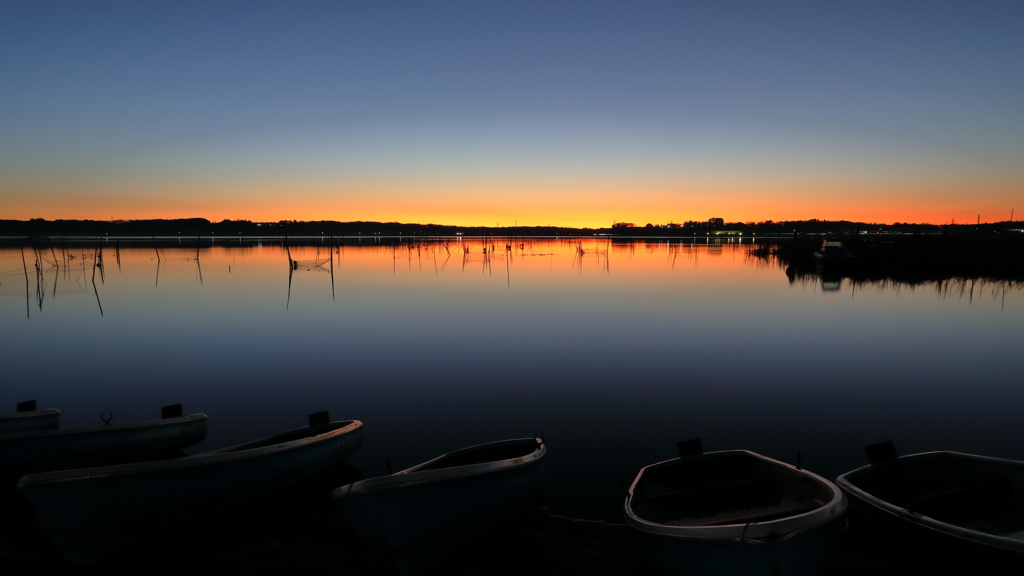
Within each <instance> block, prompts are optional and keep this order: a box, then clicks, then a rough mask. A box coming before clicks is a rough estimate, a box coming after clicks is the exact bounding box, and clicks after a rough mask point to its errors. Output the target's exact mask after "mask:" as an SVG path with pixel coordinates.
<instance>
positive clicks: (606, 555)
mask: <svg viewBox="0 0 1024 576" xmlns="http://www.w3.org/2000/svg"><path fill="white" fill-rule="evenodd" d="M3 537H4V541H3V542H2V543H0V564H2V565H4V566H5V570H4V573H5V574H66V573H68V572H69V571H73V569H69V567H68V566H67V565H64V564H63V563H61V562H60V561H58V560H56V559H55V558H53V556H52V553H51V551H50V550H48V549H47V547H46V546H45V545H43V544H40V543H38V541H36V540H34V539H33V538H32V537H31V536H30V535H29V534H26V533H25V532H24V531H23V530H21V529H17V528H14V527H12V526H11V525H8V526H5V528H4V530H3ZM95 568H96V569H98V572H99V573H103V574H107V575H110V576H120V575H128V574H138V573H139V572H140V571H146V572H157V573H169V572H187V573H189V574H237V575H253V576H256V575H260V576H262V575H267V576H269V575H286V574H336V575H339V576H366V575H379V574H383V573H384V572H383V571H382V569H381V567H380V564H379V563H378V562H377V559H376V558H375V555H374V551H373V550H371V549H369V548H367V547H366V546H363V545H362V544H361V543H360V542H358V541H357V540H356V539H355V538H354V537H353V535H352V533H351V531H350V530H349V529H348V527H347V526H346V525H345V522H344V519H343V518H342V517H341V515H340V514H339V513H338V512H337V510H336V509H335V508H334V507H333V505H331V503H330V502H329V501H328V500H327V498H326V493H325V492H324V491H323V490H318V491H316V492H315V493H312V494H311V493H308V492H307V493H293V494H288V495H285V496H281V497H277V498H274V499H268V500H265V501H262V502H259V503H257V504H255V505H253V506H251V507H249V508H246V509H243V510H238V511H235V512H233V513H230V514H224V515H221V516H217V517H214V518H211V519H207V520H202V521H197V522H196V524H195V525H194V526H191V527H189V528H188V529H187V530H180V531H178V532H176V533H173V534H167V535H166V536H165V537H164V538H162V539H160V540H159V541H154V542H151V543H149V544H148V545H146V546H137V547H133V548H130V549H124V550H120V551H118V552H115V553H113V554H111V555H110V556H109V557H108V558H107V559H106V560H105V561H104V562H102V563H101V564H100V565H99V566H96V567H95ZM436 568H437V570H436V573H438V574H466V575H490V576H520V575H523V576H525V575H528V574H529V575H533V574H588V575H597V576H602V575H633V574H637V575H640V574H649V573H650V571H649V570H648V569H647V567H646V566H645V565H644V563H643V559H642V558H641V557H640V555H639V551H638V550H637V548H636V546H635V543H634V541H633V534H632V532H631V529H630V528H629V527H628V526H626V525H624V524H608V523H605V522H594V521H586V520H574V519H570V518H565V517H562V516H557V515H552V514H551V513H550V512H549V511H548V510H547V509H546V508H540V507H536V508H533V509H531V510H530V511H529V512H528V513H527V514H526V515H525V516H524V517H522V518H521V519H519V520H518V521H516V522H514V523H513V524H511V525H509V526H506V527H505V528H503V529H501V530H498V531H496V532H494V533H491V534H489V535H487V536H485V537H483V538H482V539H481V540H480V541H479V542H478V543H477V544H475V545H474V546H473V547H471V548H470V549H468V550H466V551H464V552H463V553H461V554H460V555H458V556H457V557H454V558H450V559H449V560H448V561H446V562H445V563H444V564H443V565H440V566H437V567H436ZM910 573H927V574H931V575H933V576H944V575H956V574H964V573H967V572H965V569H964V568H963V567H959V568H958V567H956V566H952V565H949V564H948V563H947V562H945V561H944V560H943V559H942V558H937V557H936V556H935V555H934V554H933V553H931V552H929V551H924V550H916V549H910V548H906V547H903V546H902V545H900V544H899V543H893V542H889V541H887V540H886V539H884V538H882V537H880V536H878V535H876V534H875V533H874V532H873V531H872V530H870V529H869V528H868V527H866V526H864V525H863V524H862V523H859V522H857V519H856V518H852V519H851V522H850V523H849V524H848V525H847V527H846V528H845V529H844V534H843V539H842V543H841V548H840V550H839V553H838V555H837V556H836V559H835V560H834V561H833V562H832V564H831V565H830V566H829V568H828V570H827V571H826V573H825V574H826V575H831V576H862V575H863V576H867V575H882V576H885V575H896V574H910Z"/></svg>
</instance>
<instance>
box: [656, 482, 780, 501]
mask: <svg viewBox="0 0 1024 576" xmlns="http://www.w3.org/2000/svg"><path fill="white" fill-rule="evenodd" d="M773 487H774V480H773V479H772V477H771V476H755V477H752V478H739V479H737V480H730V481H726V482H714V483H708V484H697V485H689V486H664V485H661V486H659V485H658V484H657V483H656V482H647V483H646V484H645V485H644V487H643V491H642V493H641V495H640V496H641V498H643V499H645V500H649V501H651V502H655V503H658V504H662V505H670V504H669V502H670V501H674V500H683V499H685V500H704V499H716V500H717V499H721V498H722V497H723V496H725V495H731V494H756V493H763V492H765V491H769V490H771V489H772V488H773ZM659 488H660V490H659Z"/></svg>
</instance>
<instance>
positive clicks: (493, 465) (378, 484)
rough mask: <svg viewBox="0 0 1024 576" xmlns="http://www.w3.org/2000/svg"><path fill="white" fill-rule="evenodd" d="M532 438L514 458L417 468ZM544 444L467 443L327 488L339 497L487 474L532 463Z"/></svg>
mask: <svg viewBox="0 0 1024 576" xmlns="http://www.w3.org/2000/svg"><path fill="white" fill-rule="evenodd" d="M531 440H532V441H534V442H536V445H537V447H536V448H535V449H534V451H533V452H530V453H529V454H525V455H523V456H517V457H515V458H505V459H504V460H492V461H490V462H482V463H480V464H467V465H464V466H452V467H449V468H438V469H434V470H421V469H422V468H423V467H425V466H428V465H430V464H432V463H434V462H437V461H438V460H442V459H444V458H450V457H452V456H458V455H460V454H464V453H467V452H471V451H475V450H479V449H481V448H484V447H488V448H490V447H499V446H510V445H514V444H518V443H526V442H529V441H531ZM547 451H548V448H547V443H545V442H544V441H543V440H541V439H540V438H513V439H509V440H498V441H497V442H486V443H484V444H477V445H475V446H468V447H466V448H460V449H458V450H455V451H453V452H448V453H446V454H442V455H440V456H437V457H436V458H431V459H430V460H427V461H426V462H422V463H420V464H417V465H415V466H413V467H411V468H406V469H405V470H400V471H398V472H395V473H394V474H391V475H388V476H377V477H374V478H367V479H365V480H359V481H358V482H353V483H351V484H346V485H345V486H341V487H339V488H335V489H334V490H333V491H332V492H331V499H332V500H336V499H342V498H346V497H349V496H357V495H360V494H367V493H370V492H376V491H378V490H389V489H393V488H403V487H406V486H415V485H419V484H428V483H431V482H438V481H442V480H454V479H457V478H468V477H471V476H479V475H482V474H490V473H492V472H501V471H503V470H512V469H515V468H521V467H524V466H528V465H530V464H533V463H535V462H537V461H539V460H541V459H542V458H543V457H544V456H545V455H546V454H547Z"/></svg>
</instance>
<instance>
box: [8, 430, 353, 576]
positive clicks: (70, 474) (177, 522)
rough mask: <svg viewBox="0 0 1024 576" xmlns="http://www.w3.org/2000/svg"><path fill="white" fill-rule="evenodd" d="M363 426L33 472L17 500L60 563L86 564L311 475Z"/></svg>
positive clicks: (348, 449) (347, 448)
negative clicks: (162, 457) (175, 455)
mask: <svg viewBox="0 0 1024 576" xmlns="http://www.w3.org/2000/svg"><path fill="white" fill-rule="evenodd" d="M321 414H322V415H323V419H324V420H326V413H321ZM311 421H313V418H312V417H311ZM362 427H363V424H362V422H359V421H358V420H347V421H341V422H326V423H322V424H321V423H315V424H314V425H312V426H309V427H303V428H298V429H295V430H292V431H290V432H285V433H283V434H278V435H275V436H271V437H269V438H264V439H263V440H258V441H255V442H249V443H246V444H241V445H238V446H232V447H230V448H223V449H220V450H214V451H211V452H206V453H203V454H196V455H194V456H187V457H184V458H178V459H174V460H161V461H156V462H143V463H139V464H123V465H119V466H107V467H102V468H89V469H82V470H67V471H63V472H49V473H45V474H33V475H30V476H25V477H24V478H22V479H21V480H20V481H19V482H18V485H17V491H18V495H19V501H18V504H19V506H20V507H21V508H22V514H23V517H24V518H27V519H28V520H29V521H30V522H31V523H32V524H33V525H34V527H35V528H36V529H38V530H40V531H42V532H43V533H45V535H46V536H47V537H48V539H49V540H50V542H51V543H52V544H53V546H54V547H55V548H56V549H57V551H58V552H59V553H60V555H61V556H62V557H63V558H64V559H65V560H66V561H68V562H71V563H74V564H90V563H93V562H97V561H99V560H100V559H102V558H103V557H104V556H105V555H106V553H107V552H108V551H110V550H111V549H113V548H117V547H120V546H124V545H128V544H132V543H135V542H140V541H144V540H146V539H148V538H151V537H153V536H154V535H155V534H157V533H158V532H160V531H165V530H169V529H172V528H175V527H180V526H186V525H188V524H192V523H194V522H196V521H198V520H201V519H202V518H206V517H209V516H212V515H215V514H218V513H221V512H224V511H226V510H230V509H231V508H235V507H237V506H241V505H244V504H246V503H249V502H252V501H253V500H256V499H258V498H261V497H264V496H269V495H272V494H274V493H276V492H279V491H281V490H285V489H287V488H290V487H293V486H298V485H301V484H304V483H306V482H309V481H311V480H313V479H315V478H316V477H317V476H319V475H321V474H323V473H325V472H327V471H329V470H330V469H332V468H333V467H335V466H337V465H338V464H340V463H341V461H342V460H344V459H345V458H346V457H347V456H348V455H349V454H351V453H352V452H354V451H355V450H356V449H357V448H359V446H360V445H361V444H362Z"/></svg>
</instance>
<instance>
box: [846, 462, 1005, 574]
mask: <svg viewBox="0 0 1024 576" xmlns="http://www.w3.org/2000/svg"><path fill="white" fill-rule="evenodd" d="M836 483H837V484H838V485H839V486H840V488H842V489H843V491H844V492H846V494H847V496H848V497H849V499H850V508H851V509H852V510H853V511H854V512H856V513H857V514H858V515H860V516H862V517H863V518H865V519H866V520H868V521H869V522H871V523H872V524H874V525H875V526H877V527H878V528H880V529H882V530H884V531H886V532H888V533H889V534H892V535H894V536H897V537H900V538H905V539H907V540H909V541H912V542H916V543H917V544H919V545H924V546H926V547H928V548H931V549H932V550H933V551H935V552H938V553H940V554H942V555H944V556H946V557H947V558H950V559H953V560H959V561H960V562H962V563H964V564H965V565H967V566H970V567H974V568H976V569H982V570H984V571H985V572H988V573H992V572H1002V573H1009V574H1021V573H1024V504H1021V503H1019V499H1020V497H1019V495H1020V494H1021V493H1024V462H1019V461H1015V460H1004V459H1001V458H988V457H984V456H975V455H971V454H960V453H956V452H928V453H924V454H914V455H910V456H903V457H900V458H896V459H891V460H885V461H882V462H878V463H875V464H872V465H870V466H864V467H862V468H858V469H856V470H853V471H851V472H847V473H846V474H843V475H842V476H840V477H839V478H838V480H837V481H836Z"/></svg>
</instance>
